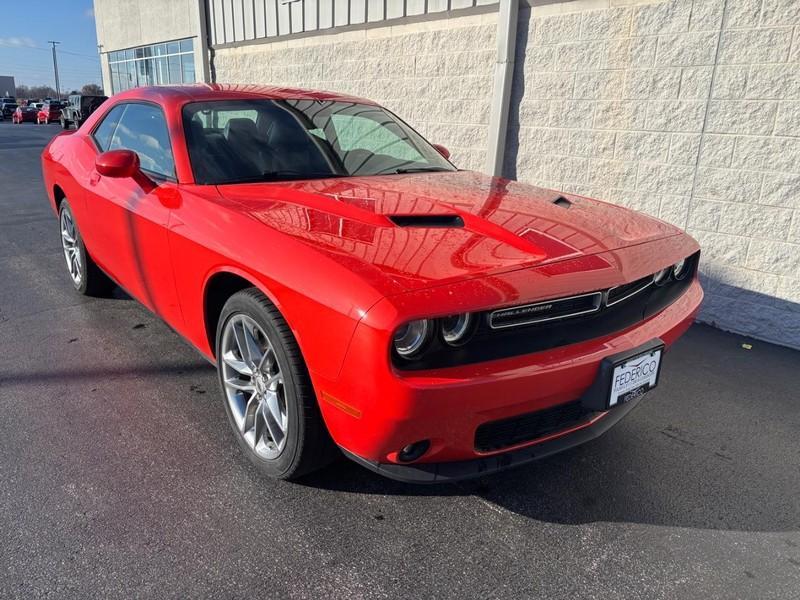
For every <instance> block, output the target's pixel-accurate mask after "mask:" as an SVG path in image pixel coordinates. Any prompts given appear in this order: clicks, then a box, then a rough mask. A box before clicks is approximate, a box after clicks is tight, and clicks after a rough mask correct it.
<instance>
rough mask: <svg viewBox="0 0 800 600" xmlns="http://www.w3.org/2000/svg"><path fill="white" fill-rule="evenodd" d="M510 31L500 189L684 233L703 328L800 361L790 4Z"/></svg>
mask: <svg viewBox="0 0 800 600" xmlns="http://www.w3.org/2000/svg"><path fill="white" fill-rule="evenodd" d="M520 17H521V18H520V23H519V33H518V40H517V42H518V43H517V51H518V55H517V64H516V73H515V81H514V91H513V97H512V113H511V118H512V123H511V127H510V131H509V141H508V144H509V155H508V156H507V162H506V170H507V171H508V173H507V174H508V175H510V176H512V177H514V178H518V179H520V180H523V181H528V182H531V183H535V184H539V185H544V186H547V187H553V188H557V189H563V190H565V191H570V192H575V193H579V194H584V195H588V196H593V197H597V198H600V199H604V200H609V201H612V202H616V203H619V204H624V205H626V206H629V207H631V208H634V209H637V210H641V211H644V212H646V213H649V214H652V215H655V216H658V217H661V218H662V219H665V220H667V221H670V222H672V223H674V224H675V225H678V226H679V227H682V228H685V229H687V230H688V231H689V232H690V233H691V234H692V235H694V236H695V237H696V238H697V239H698V241H699V242H700V245H701V246H702V252H703V253H702V274H703V280H704V283H705V286H706V291H707V297H706V301H705V303H704V307H703V311H702V313H701V320H704V321H707V322H711V323H714V324H716V325H718V326H720V327H722V328H724V329H729V330H732V331H736V332H740V333H746V334H749V335H753V336H755V337H758V338H762V339H767V340H770V341H777V342H779V343H783V344H787V345H791V346H795V347H800V1H798V0H727V2H726V1H725V0H671V1H666V2H641V1H640V2H637V1H636V0H627V1H625V0H622V1H615V0H598V1H593V0H588V1H587V0H582V1H579V2H563V3H560V4H555V5H547V6H542V7H538V8H537V7H534V9H533V11H530V10H528V11H523V12H521V14H520Z"/></svg>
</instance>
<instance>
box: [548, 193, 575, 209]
mask: <svg viewBox="0 0 800 600" xmlns="http://www.w3.org/2000/svg"><path fill="white" fill-rule="evenodd" d="M553 204H555V205H556V206H560V207H561V208H569V207H570V206H572V202H570V201H569V200H567V199H566V198H564V196H559V197H558V198H555V199H554V200H553Z"/></svg>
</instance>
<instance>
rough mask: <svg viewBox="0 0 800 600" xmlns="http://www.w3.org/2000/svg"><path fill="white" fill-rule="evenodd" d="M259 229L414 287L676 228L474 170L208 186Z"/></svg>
mask: <svg viewBox="0 0 800 600" xmlns="http://www.w3.org/2000/svg"><path fill="white" fill-rule="evenodd" d="M218 190H219V192H220V194H221V195H222V196H223V197H225V198H226V199H228V200H230V201H232V202H234V203H235V204H236V205H238V206H239V207H240V209H241V210H242V211H244V212H246V213H249V214H250V215H251V216H252V217H253V218H255V219H257V220H259V221H261V222H262V223H264V224H266V225H268V226H269V227H271V228H273V229H275V230H278V231H281V232H283V233H284V234H286V235H289V236H292V237H294V238H297V239H299V240H302V241H304V242H305V243H307V244H310V245H313V246H316V247H317V248H319V249H320V250H321V251H323V252H325V253H326V254H328V255H330V256H331V257H333V258H334V259H335V260H337V261H338V262H341V263H344V264H346V265H347V266H348V267H349V268H351V269H352V270H354V271H357V272H360V273H362V274H364V275H365V276H369V277H372V278H373V279H376V278H379V279H382V280H383V282H384V283H390V284H391V285H389V288H388V289H387V287H386V286H385V285H384V286H379V287H382V288H383V291H384V292H385V293H399V292H402V291H409V290H414V289H422V288H424V287H429V286H431V285H438V284H440V283H448V282H451V281H456V280H459V279H465V278H472V277H480V276H485V275H492V274H498V273H501V272H506V271H510V270H515V269H521V268H528V267H534V266H539V265H544V264H549V263H554V262H559V261H564V260H569V259H574V258H580V257H585V256H590V255H594V254H598V253H601V252H607V251H609V250H616V249H620V248H624V247H627V246H632V245H637V244H642V243H645V242H649V241H653V240H656V239H660V238H664V237H667V236H671V235H676V234H678V233H680V231H679V230H678V229H676V228H675V227H673V226H671V225H668V224H667V223H664V222H662V221H659V220H658V219H654V218H651V217H648V216H646V215H643V214H641V213H637V212H634V211H632V210H628V209H625V208H622V207H619V206H615V205H612V204H608V203H605V202H600V201H597V200H591V199H589V198H585V197H581V196H575V195H572V194H564V193H561V192H556V191H553V190H548V189H543V188H538V187H534V186H530V185H525V184H522V183H518V182H513V181H509V180H506V179H502V178H493V177H488V176H484V175H481V174H478V173H474V172H468V171H458V172H453V173H442V172H439V173H421V174H405V175H386V176H371V177H346V178H331V179H319V180H310V181H297V182H281V183H257V184H237V185H223V186H218Z"/></svg>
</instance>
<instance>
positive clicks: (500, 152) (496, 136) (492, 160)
mask: <svg viewBox="0 0 800 600" xmlns="http://www.w3.org/2000/svg"><path fill="white" fill-rule="evenodd" d="M518 17H519V0H500V10H499V13H498V15H497V62H496V63H495V66H494V91H493V93H492V104H491V112H490V114H489V143H488V148H487V153H486V172H487V173H489V174H490V175H494V176H495V177H500V176H502V174H503V160H504V158H505V153H506V134H507V133H508V113H509V106H510V104H511V84H512V83H513V80H514V59H515V56H516V50H517V19H518Z"/></svg>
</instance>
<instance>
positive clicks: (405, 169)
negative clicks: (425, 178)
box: [392, 167, 451, 175]
mask: <svg viewBox="0 0 800 600" xmlns="http://www.w3.org/2000/svg"><path fill="white" fill-rule="evenodd" d="M450 170H451V169H448V168H446V167H401V168H399V169H395V170H394V171H392V172H393V173H397V174H398V175H401V174H403V173H435V172H438V171H450Z"/></svg>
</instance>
